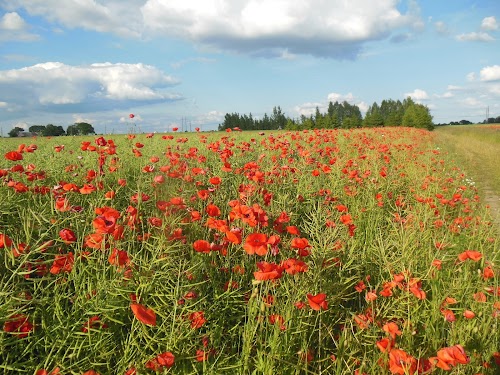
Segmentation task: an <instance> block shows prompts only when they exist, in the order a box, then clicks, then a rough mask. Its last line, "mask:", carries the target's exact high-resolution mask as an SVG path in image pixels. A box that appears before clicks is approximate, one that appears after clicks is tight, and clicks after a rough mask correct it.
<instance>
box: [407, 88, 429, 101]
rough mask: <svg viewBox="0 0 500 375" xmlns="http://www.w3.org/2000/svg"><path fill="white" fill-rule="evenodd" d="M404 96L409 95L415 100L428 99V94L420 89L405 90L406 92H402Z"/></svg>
mask: <svg viewBox="0 0 500 375" xmlns="http://www.w3.org/2000/svg"><path fill="white" fill-rule="evenodd" d="M404 97H405V98H407V97H411V98H412V99H414V100H417V101H420V100H427V99H429V95H428V94H427V93H426V92H425V91H424V90H421V89H415V90H414V91H413V92H407V93H406V94H404Z"/></svg>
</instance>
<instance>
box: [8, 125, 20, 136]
mask: <svg viewBox="0 0 500 375" xmlns="http://www.w3.org/2000/svg"><path fill="white" fill-rule="evenodd" d="M23 131H24V129H23V128H20V127H19V126H16V127H15V128H14V129H12V130H11V131H9V132H8V133H7V134H9V137H11V138H15V137H17V136H18V135H19V133H20V132H23Z"/></svg>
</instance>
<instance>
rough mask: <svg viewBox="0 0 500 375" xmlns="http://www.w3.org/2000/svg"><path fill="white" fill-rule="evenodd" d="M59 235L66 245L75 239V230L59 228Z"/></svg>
mask: <svg viewBox="0 0 500 375" xmlns="http://www.w3.org/2000/svg"><path fill="white" fill-rule="evenodd" d="M59 237H60V238H61V240H63V241H64V243H65V244H67V245H69V244H71V243H73V242H75V241H76V235H75V232H73V231H72V230H71V229H67V228H64V229H61V230H60V231H59Z"/></svg>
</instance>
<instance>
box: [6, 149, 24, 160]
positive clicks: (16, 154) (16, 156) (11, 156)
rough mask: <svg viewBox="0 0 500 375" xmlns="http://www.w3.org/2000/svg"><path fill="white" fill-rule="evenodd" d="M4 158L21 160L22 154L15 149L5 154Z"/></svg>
mask: <svg viewBox="0 0 500 375" xmlns="http://www.w3.org/2000/svg"><path fill="white" fill-rule="evenodd" d="M5 159H7V160H11V161H18V160H23V154H21V153H20V152H17V151H10V152H7V153H6V154H5Z"/></svg>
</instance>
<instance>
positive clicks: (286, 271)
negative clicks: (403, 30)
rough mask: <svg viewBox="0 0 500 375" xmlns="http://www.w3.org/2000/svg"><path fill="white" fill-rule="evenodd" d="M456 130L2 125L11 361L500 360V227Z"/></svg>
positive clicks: (12, 367)
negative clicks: (30, 133) (65, 129)
mask: <svg viewBox="0 0 500 375" xmlns="http://www.w3.org/2000/svg"><path fill="white" fill-rule="evenodd" d="M447 131H448V129H439V130H438V131H437V132H435V133H434V132H428V131H426V130H422V129H414V128H374V129H356V130H314V131H294V132H285V131H275V132H265V133H257V132H241V133H240V132H235V131H232V132H222V133H221V132H219V133H169V134H133V135H128V136H127V135H106V136H102V137H100V136H93V137H55V138H34V139H33V138H29V139H2V141H1V142H0V157H1V161H0V178H1V182H2V183H1V184H0V215H1V219H0V259H1V260H0V369H1V371H3V372H4V373H12V374H23V373H24V374H37V375H44V374H86V375H91V374H101V375H104V374H127V375H131V374H154V373H170V374H201V373H203V374H225V373H227V374H357V375H361V374H386V373H387V374H401V375H405V374H471V375H473V374H484V375H487V374H490V375H493V374H498V373H499V371H500V345H499V342H500V333H499V332H500V329H499V328H500V327H499V322H500V285H499V279H500V273H499V268H500V267H499V262H500V259H499V258H500V255H499V251H498V249H499V248H500V241H499V236H498V229H497V226H496V225H495V224H494V222H493V217H492V215H491V211H489V210H488V209H487V208H486V205H485V202H484V201H483V200H482V196H481V192H480V191H479V190H478V188H477V186H476V183H475V182H474V181H475V180H474V181H473V180H471V177H470V176H469V175H468V173H466V172H464V170H463V166H462V164H461V163H460V160H459V159H458V158H457V157H455V154H454V152H455V151H454V150H452V149H448V148H443V147H444V146H441V144H443V145H444V144H447V145H449V144H451V143H453V142H454V141H453V142H445V141H443V139H444V138H441V137H445V136H446V132H447ZM488 138H489V137H488ZM455 143H456V142H455ZM438 145H439V146H438ZM447 147H449V146H447ZM474 179H475V178H474ZM495 186H497V187H498V185H495Z"/></svg>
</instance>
